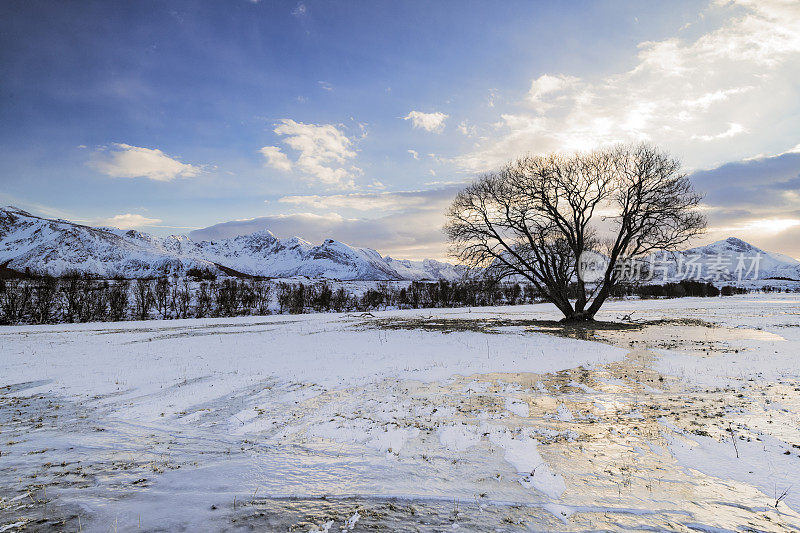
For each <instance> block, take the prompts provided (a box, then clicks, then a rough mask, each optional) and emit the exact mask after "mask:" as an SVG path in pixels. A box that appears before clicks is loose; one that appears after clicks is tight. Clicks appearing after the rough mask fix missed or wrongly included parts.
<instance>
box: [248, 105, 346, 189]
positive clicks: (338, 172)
mask: <svg viewBox="0 0 800 533" xmlns="http://www.w3.org/2000/svg"><path fill="white" fill-rule="evenodd" d="M274 131H275V133H277V134H278V135H281V136H284V139H283V143H284V144H285V145H287V146H288V147H289V148H291V149H293V150H295V151H297V152H298V153H299V155H298V156H297V160H296V161H295V162H294V163H292V162H291V161H290V160H289V158H288V156H286V154H284V153H283V152H282V151H281V150H280V148H278V147H277V146H265V147H263V148H261V150H260V152H261V153H262V154H264V156H265V157H266V158H267V164H268V165H271V166H273V167H275V168H278V169H280V170H285V171H288V170H292V169H294V170H296V171H298V172H300V173H301V174H303V175H304V176H306V177H308V178H311V179H312V180H313V181H316V182H318V183H320V184H322V185H325V186H328V187H336V188H342V189H348V188H350V189H351V188H353V186H354V181H353V178H354V176H355V175H356V174H360V173H361V169H359V168H358V167H355V166H351V165H348V164H347V163H348V161H349V160H351V159H353V158H354V157H355V156H356V152H355V151H354V150H353V149H352V145H353V142H352V141H351V140H350V138H348V137H347V135H345V133H344V132H343V131H342V130H340V129H339V128H338V127H336V126H334V125H333V124H304V123H302V122H295V121H294V120H291V119H283V120H281V121H280V124H278V125H277V126H276V127H275V130H274Z"/></svg>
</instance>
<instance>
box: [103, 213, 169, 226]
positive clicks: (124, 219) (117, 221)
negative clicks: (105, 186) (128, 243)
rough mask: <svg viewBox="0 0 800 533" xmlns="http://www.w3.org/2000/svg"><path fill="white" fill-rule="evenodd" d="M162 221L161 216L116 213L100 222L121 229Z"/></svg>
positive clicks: (151, 224) (150, 224)
mask: <svg viewBox="0 0 800 533" xmlns="http://www.w3.org/2000/svg"><path fill="white" fill-rule="evenodd" d="M160 222H161V219H159V218H147V217H143V216H142V215H136V214H132V213H125V214H124V215H114V216H113V217H111V218H107V219H105V220H103V221H101V222H100V225H102V226H111V227H112V228H119V229H133V228H141V227H142V226H153V225H156V224H158V223H160Z"/></svg>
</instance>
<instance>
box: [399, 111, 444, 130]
mask: <svg viewBox="0 0 800 533" xmlns="http://www.w3.org/2000/svg"><path fill="white" fill-rule="evenodd" d="M449 116H450V115H446V114H444V113H441V112H439V111H436V112H434V113H423V112H422V111H411V112H410V113H409V114H408V115H406V116H404V117H403V120H410V121H411V125H412V126H413V127H414V128H419V129H423V130H425V131H430V132H434V133H439V132H441V131H442V129H443V128H444V121H445V120H446V119H447V117H449Z"/></svg>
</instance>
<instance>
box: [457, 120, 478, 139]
mask: <svg viewBox="0 0 800 533" xmlns="http://www.w3.org/2000/svg"><path fill="white" fill-rule="evenodd" d="M458 131H459V132H460V133H461V134H462V135H466V136H467V137H474V136H475V135H477V134H478V128H477V127H476V126H475V125H473V124H470V123H469V121H468V120H462V121H461V123H460V124H459V125H458Z"/></svg>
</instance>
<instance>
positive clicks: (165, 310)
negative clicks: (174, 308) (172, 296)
mask: <svg viewBox="0 0 800 533" xmlns="http://www.w3.org/2000/svg"><path fill="white" fill-rule="evenodd" d="M169 289H170V287H169V279H168V278H166V277H161V278H158V279H157V280H156V285H155V288H154V289H153V297H154V298H155V302H156V308H157V309H158V312H159V313H160V314H161V318H162V319H166V318H167V317H168V316H169V293H170V290H169Z"/></svg>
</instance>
